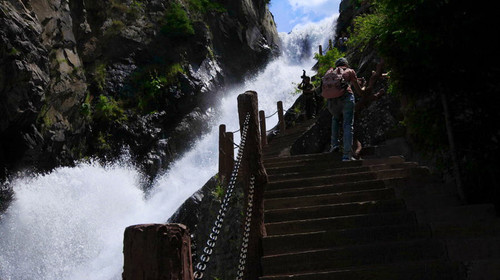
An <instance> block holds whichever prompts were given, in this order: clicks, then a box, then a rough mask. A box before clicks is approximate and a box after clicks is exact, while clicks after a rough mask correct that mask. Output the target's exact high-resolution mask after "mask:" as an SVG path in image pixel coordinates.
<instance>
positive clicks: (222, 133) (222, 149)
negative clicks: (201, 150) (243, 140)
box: [219, 124, 227, 182]
mask: <svg viewBox="0 0 500 280" xmlns="http://www.w3.org/2000/svg"><path fill="white" fill-rule="evenodd" d="M226 149H227V140H226V125H225V124H221V125H219V180H220V181H221V182H223V181H225V179H226V174H227V166H226V164H227V159H226Z"/></svg>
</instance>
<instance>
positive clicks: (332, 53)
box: [314, 48, 344, 77]
mask: <svg viewBox="0 0 500 280" xmlns="http://www.w3.org/2000/svg"><path fill="white" fill-rule="evenodd" d="M343 56H344V53H342V52H340V51H339V50H338V49H337V48H333V49H331V50H329V51H327V52H326V53H325V54H324V55H319V54H315V55H314V58H315V59H316V60H317V61H318V65H319V68H318V76H320V77H323V75H325V73H326V71H328V69H330V67H335V61H337V59H339V58H341V57H343Z"/></svg>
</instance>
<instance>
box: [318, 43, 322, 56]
mask: <svg viewBox="0 0 500 280" xmlns="http://www.w3.org/2000/svg"><path fill="white" fill-rule="evenodd" d="M322 55H323V46H321V45H319V56H322Z"/></svg>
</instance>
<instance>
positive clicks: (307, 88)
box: [298, 70, 316, 120]
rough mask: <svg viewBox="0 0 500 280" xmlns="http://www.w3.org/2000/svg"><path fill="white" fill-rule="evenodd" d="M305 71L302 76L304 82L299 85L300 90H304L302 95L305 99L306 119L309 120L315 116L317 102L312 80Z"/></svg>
mask: <svg viewBox="0 0 500 280" xmlns="http://www.w3.org/2000/svg"><path fill="white" fill-rule="evenodd" d="M303 71H304V72H303V74H302V76H301V78H302V82H301V83H300V84H299V86H298V88H299V89H300V90H302V94H303V95H304V97H305V107H306V117H307V119H308V120H309V119H311V118H313V117H314V115H315V107H316V106H315V105H316V100H315V97H314V94H315V92H314V86H313V85H312V84H311V78H310V77H309V76H306V71H305V70H303Z"/></svg>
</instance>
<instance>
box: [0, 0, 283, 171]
mask: <svg viewBox="0 0 500 280" xmlns="http://www.w3.org/2000/svg"><path fill="white" fill-rule="evenodd" d="M189 2H190V1H187V0H186V1H179V2H176V3H180V4H181V6H182V7H183V9H184V10H185V11H186V13H187V15H188V17H189V20H190V23H191V24H192V27H193V30H194V35H192V36H186V37H176V38H173V37H169V36H166V35H165V34H163V33H162V27H163V26H165V25H168V24H171V23H166V22H165V13H166V11H167V10H168V9H169V8H170V7H171V5H172V3H174V1H173V0H135V1H132V0H48V1H46V0H24V1H21V0H9V1H1V2H0V23H1V24H0V42H1V49H0V101H1V102H0V178H1V177H4V176H5V175H6V173H8V172H11V171H15V170H19V169H20V168H24V167H29V168H34V169H42V170H46V169H50V168H53V167H55V166H58V165H71V164H72V163H73V162H74V161H75V160H77V159H80V158H82V157H93V156H99V157H101V158H107V159H109V158H110V157H113V156H117V155H119V154H120V153H121V150H122V147H123V146H128V147H130V150H131V153H132V157H133V158H134V159H135V160H137V161H138V162H139V163H140V164H139V165H141V166H142V167H144V168H145V170H148V171H152V172H153V173H154V172H156V171H158V169H160V168H164V167H166V165H168V163H169V162H171V161H172V160H174V159H175V157H176V156H178V155H180V154H181V153H182V152H183V151H184V150H185V149H186V148H187V147H189V145H190V144H192V141H194V140H195V139H196V136H197V135H199V134H201V132H202V131H203V130H206V129H207V126H206V122H207V120H208V119H209V118H210V117H211V115H210V114H208V113H207V111H208V108H210V107H212V106H214V104H216V103H217V100H218V99H219V96H220V93H219V92H218V89H220V88H221V86H223V85H226V84H228V83H233V82H239V81H241V80H242V79H243V78H244V77H245V76H246V75H247V74H249V73H252V72H253V71H256V70H257V69H258V68H259V67H262V66H263V65H264V64H265V63H266V62H267V61H268V60H269V59H270V58H271V57H272V56H273V55H274V54H276V53H277V51H278V44H279V41H278V40H279V39H278V34H277V31H276V27H275V25H274V20H273V18H272V15H271V14H270V12H269V10H268V8H267V5H266V4H265V1H264V0H242V1H232V0H231V1H229V0H224V1H212V2H216V3H219V6H221V7H222V9H221V10H219V11H216V10H209V9H207V10H206V11H203V12H200V11H196V10H193V8H192V7H191V6H190V4H189ZM173 64H178V65H181V66H182V68H183V71H182V72H179V73H178V74H177V75H176V76H175V77H174V79H175V81H176V82H175V83H173V84H170V85H168V87H165V88H162V90H163V91H164V92H163V94H164V95H166V96H167V98H164V99H162V100H160V102H159V103H158V104H156V107H155V108H153V109H151V111H153V112H152V115H153V116H148V115H149V112H145V111H144V110H142V111H141V110H139V109H138V108H137V103H134V102H136V100H137V96H136V95H137V94H138V91H139V90H140V84H139V85H138V80H139V78H137V77H142V78H143V79H144V77H146V78H149V76H151V75H152V74H154V73H155V72H154V71H156V70H154V71H153V70H151V69H165V68H166V67H167V66H168V65H173ZM141 75H142V76H141ZM101 95H102V96H106V97H108V98H110V99H113V100H117V104H118V105H119V106H122V107H123V108H124V110H123V112H119V114H120V116H119V117H116V118H115V119H111V120H106V121H103V120H102V119H99V118H96V117H95V116H93V115H92V113H93V112H95V111H96V110H95V108H94V107H95V106H96V104H97V103H98V101H99V96H101ZM131 100H132V101H131ZM152 120H153V121H152ZM186 126H189V127H188V128H186ZM137 131H142V132H141V133H137ZM147 131H150V132H151V133H147ZM176 131H180V133H181V135H183V136H182V137H177V136H178V135H177V134H176ZM144 134H146V135H149V136H146V137H144ZM138 137H139V138H138ZM177 138H179V139H177ZM186 139H187V141H186ZM165 143H168V144H165ZM165 145H167V147H165ZM160 147H161V149H162V151H160V150H159V149H160ZM165 150H168V151H169V152H168V153H166V152H165ZM159 156H160V157H162V156H163V157H164V158H163V159H162V160H160V161H161V162H162V164H160V165H162V166H158V160H155V158H157V157H159ZM165 157H166V158H165ZM152 162H157V163H156V164H152Z"/></svg>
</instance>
